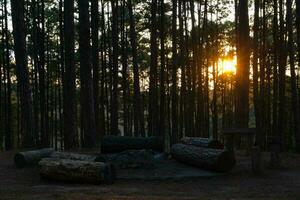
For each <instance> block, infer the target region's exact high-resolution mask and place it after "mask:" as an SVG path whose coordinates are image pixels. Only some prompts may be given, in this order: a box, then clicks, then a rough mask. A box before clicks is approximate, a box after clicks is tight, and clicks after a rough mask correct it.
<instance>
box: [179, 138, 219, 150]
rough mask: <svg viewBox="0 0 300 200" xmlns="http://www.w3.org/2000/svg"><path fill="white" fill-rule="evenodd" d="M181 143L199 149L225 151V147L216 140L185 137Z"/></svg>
mask: <svg viewBox="0 0 300 200" xmlns="http://www.w3.org/2000/svg"><path fill="white" fill-rule="evenodd" d="M180 142H181V143H182V144H188V145H193V146H197V147H206V148H212V149H223V148H224V145H223V144H222V143H221V142H220V141H218V140H214V139H209V138H200V137H183V138H181V140H180Z"/></svg>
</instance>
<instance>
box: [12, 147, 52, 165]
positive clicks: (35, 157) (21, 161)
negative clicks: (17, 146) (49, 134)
mask: <svg viewBox="0 0 300 200" xmlns="http://www.w3.org/2000/svg"><path fill="white" fill-rule="evenodd" d="M53 152H54V149H52V148H45V149H39V150H34V151H24V152H19V153H17V154H16V155H15V157H14V161H15V165H16V166H17V167H18V168H23V167H29V166H34V165H37V164H38V162H39V161H40V160H41V159H43V158H46V157H49V156H50V155H51V154H52V153H53Z"/></svg>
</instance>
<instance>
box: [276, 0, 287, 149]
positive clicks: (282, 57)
mask: <svg viewBox="0 0 300 200" xmlns="http://www.w3.org/2000/svg"><path fill="white" fill-rule="evenodd" d="M283 12H284V10H283V0H279V24H280V26H279V74H278V75H279V77H278V78H279V105H278V134H279V140H280V143H281V150H283V149H284V138H283V136H284V133H285V129H286V113H285V110H286V107H285V106H286V96H285V90H286V88H285V87H286V85H285V79H286V78H285V77H286V76H285V72H286V50H285V49H286V44H285V43H286V42H285V38H284V34H285V27H284V16H283Z"/></svg>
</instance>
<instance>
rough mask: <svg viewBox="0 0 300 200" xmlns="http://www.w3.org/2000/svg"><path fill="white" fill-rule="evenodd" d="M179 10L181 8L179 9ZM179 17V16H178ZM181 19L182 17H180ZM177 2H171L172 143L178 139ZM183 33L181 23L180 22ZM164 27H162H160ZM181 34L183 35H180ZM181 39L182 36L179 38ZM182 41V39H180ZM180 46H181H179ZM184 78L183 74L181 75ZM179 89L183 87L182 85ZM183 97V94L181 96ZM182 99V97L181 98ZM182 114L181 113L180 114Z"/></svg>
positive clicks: (175, 0)
mask: <svg viewBox="0 0 300 200" xmlns="http://www.w3.org/2000/svg"><path fill="white" fill-rule="evenodd" d="M179 9H181V8H179ZM180 17H181V16H180ZM181 18H182V17H181ZM176 22H177V0H173V1H172V72H171V73H172V87H171V113H172V114H171V116H172V117H171V124H172V138H173V139H174V141H173V142H174V143H175V142H176V141H177V140H178V139H179V138H178V127H177V124H178V116H177V115H178V110H177V101H178V100H177V28H176V26H177V23H176ZM180 23H181V25H180V27H181V30H182V31H183V22H180ZM162 26H164V25H162ZM182 34H183V33H182ZM181 37H183V36H181ZM181 39H182V40H183V38H181ZM181 46H182V45H181ZM182 75H183V76H184V73H183V74H182ZM181 87H184V86H183V85H182V86H181ZM181 95H183V94H181ZM183 98H184V97H183ZM181 114H182V113H181Z"/></svg>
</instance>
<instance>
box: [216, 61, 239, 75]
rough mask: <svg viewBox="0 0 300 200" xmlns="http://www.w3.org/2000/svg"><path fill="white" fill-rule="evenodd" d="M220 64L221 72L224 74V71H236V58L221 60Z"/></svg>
mask: <svg viewBox="0 0 300 200" xmlns="http://www.w3.org/2000/svg"><path fill="white" fill-rule="evenodd" d="M219 66H220V72H221V74H223V73H233V74H235V72H236V59H232V60H229V59H226V60H221V62H220V65H219Z"/></svg>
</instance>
